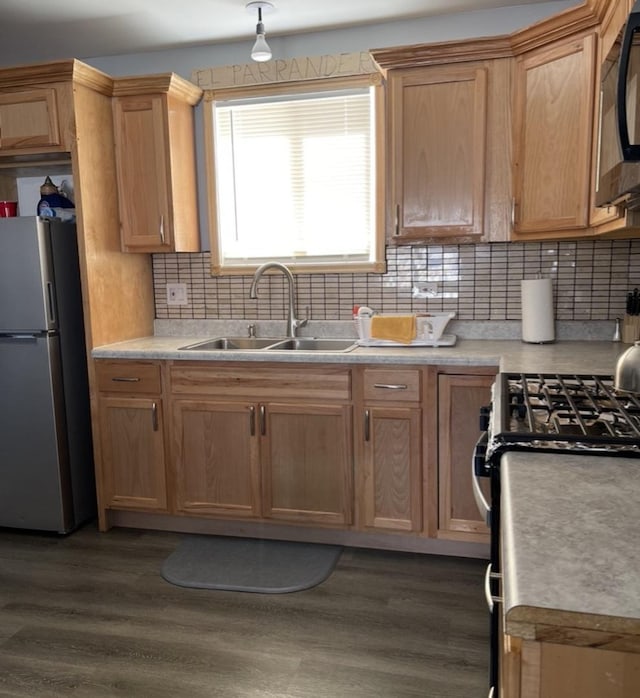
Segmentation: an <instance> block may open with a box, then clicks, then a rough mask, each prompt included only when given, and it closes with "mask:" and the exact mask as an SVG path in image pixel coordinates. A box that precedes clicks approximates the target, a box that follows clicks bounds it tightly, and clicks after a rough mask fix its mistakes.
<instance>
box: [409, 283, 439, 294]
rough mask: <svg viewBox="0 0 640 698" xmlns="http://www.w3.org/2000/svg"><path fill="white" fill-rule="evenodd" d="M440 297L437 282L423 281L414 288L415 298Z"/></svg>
mask: <svg viewBox="0 0 640 698" xmlns="http://www.w3.org/2000/svg"><path fill="white" fill-rule="evenodd" d="M437 295H438V282H437V281H423V282H422V283H418V284H416V285H415V286H414V287H413V297H414V298H435V297H436V296H437Z"/></svg>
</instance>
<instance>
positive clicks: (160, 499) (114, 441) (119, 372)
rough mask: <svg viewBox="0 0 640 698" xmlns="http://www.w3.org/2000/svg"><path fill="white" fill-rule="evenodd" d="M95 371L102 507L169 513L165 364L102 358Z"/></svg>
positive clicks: (99, 488) (99, 489)
mask: <svg viewBox="0 0 640 698" xmlns="http://www.w3.org/2000/svg"><path fill="white" fill-rule="evenodd" d="M96 373H97V379H98V388H99V391H100V397H99V401H98V404H99V426H100V447H101V448H100V454H101V458H100V463H101V468H100V471H101V472H100V475H101V477H100V478H99V487H98V491H99V494H100V500H101V501H100V506H101V508H102V509H104V508H114V509H133V510H139V509H141V510H152V511H166V510H167V484H166V473H165V442H164V426H163V425H164V421H163V417H164V415H163V403H162V397H161V395H162V393H161V381H160V366H159V365H158V364H152V363H145V362H103V363H102V362H101V363H98V364H97V367H96Z"/></svg>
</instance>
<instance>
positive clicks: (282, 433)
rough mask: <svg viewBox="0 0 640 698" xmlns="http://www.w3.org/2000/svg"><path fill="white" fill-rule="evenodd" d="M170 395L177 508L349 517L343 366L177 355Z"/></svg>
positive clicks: (328, 520)
mask: <svg viewBox="0 0 640 698" xmlns="http://www.w3.org/2000/svg"><path fill="white" fill-rule="evenodd" d="M171 396H172V414H173V420H172V431H173V435H172V443H173V449H174V454H173V455H174V460H175V479H176V481H175V491H176V506H177V509H178V511H180V512H182V513H186V514H191V515H196V514H202V515H223V516H237V517H241V518H255V517H260V518H263V519H271V520H281V521H287V522H296V523H316V524H325V525H328V526H335V527H344V526H348V525H350V524H351V521H352V518H353V504H352V501H353V446H352V444H353V438H352V418H351V414H352V406H351V372H350V370H348V369H342V368H340V369H335V368H323V367H315V366H314V367H311V366H307V367H300V366H295V367H294V366H290V367H282V366H280V367H273V368H267V367H264V366H252V367H251V368H247V367H239V366H238V367H217V366H214V365H212V364H206V363H203V364H184V365H181V366H175V365H174V366H173V367H172V369H171Z"/></svg>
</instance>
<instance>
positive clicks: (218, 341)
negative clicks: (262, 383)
mask: <svg viewBox="0 0 640 698" xmlns="http://www.w3.org/2000/svg"><path fill="white" fill-rule="evenodd" d="M355 348H356V344H355V342H354V340H353V339H322V338H315V337H290V338H286V337H215V338H214V339H206V340H204V341H203V342H196V343H195V344H188V345H187V346H184V347H179V348H178V350H179V351H265V350H266V351H328V352H346V351H351V350H352V349H355Z"/></svg>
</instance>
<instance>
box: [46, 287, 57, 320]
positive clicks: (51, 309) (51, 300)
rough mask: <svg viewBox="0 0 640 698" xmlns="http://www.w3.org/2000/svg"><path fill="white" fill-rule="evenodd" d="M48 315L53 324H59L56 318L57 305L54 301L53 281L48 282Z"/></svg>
mask: <svg viewBox="0 0 640 698" xmlns="http://www.w3.org/2000/svg"><path fill="white" fill-rule="evenodd" d="M47 314H48V315H49V321H50V322H52V323H53V324H57V323H58V319H57V317H56V304H55V300H54V293H53V284H52V283H51V281H47Z"/></svg>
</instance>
